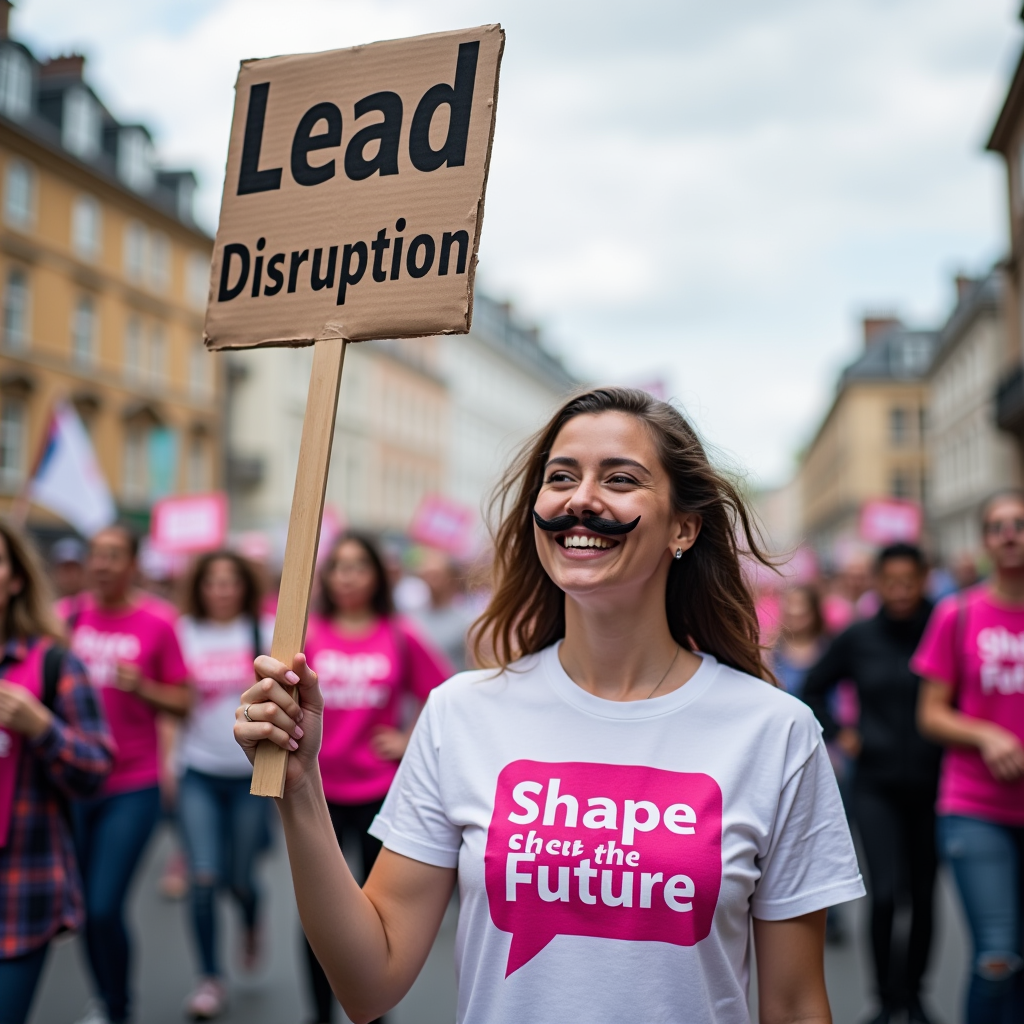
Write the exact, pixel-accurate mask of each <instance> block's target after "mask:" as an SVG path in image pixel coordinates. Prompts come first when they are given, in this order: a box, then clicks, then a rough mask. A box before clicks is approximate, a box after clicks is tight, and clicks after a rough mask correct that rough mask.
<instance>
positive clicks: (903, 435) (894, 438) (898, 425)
mask: <svg viewBox="0 0 1024 1024" xmlns="http://www.w3.org/2000/svg"><path fill="white" fill-rule="evenodd" d="M909 441H910V416H909V415H908V413H907V410H906V409H901V408H900V407H899V406H897V407H896V408H894V409H890V410H889V443H890V444H891V445H892V446H893V447H894V448H900V447H902V446H903V445H905V444H907V443H908V442H909Z"/></svg>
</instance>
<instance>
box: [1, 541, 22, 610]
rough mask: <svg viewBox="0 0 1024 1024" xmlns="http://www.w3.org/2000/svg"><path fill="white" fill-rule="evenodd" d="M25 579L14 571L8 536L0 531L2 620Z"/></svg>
mask: <svg viewBox="0 0 1024 1024" xmlns="http://www.w3.org/2000/svg"><path fill="white" fill-rule="evenodd" d="M24 585H25V584H24V581H23V580H22V578H21V577H20V576H16V575H15V573H14V565H13V563H12V562H11V555H10V552H9V551H8V549H7V538H6V537H4V535H3V534H2V533H0V621H2V620H3V618H4V616H6V614H7V606H8V605H9V604H10V602H11V598H12V597H14V595H15V594H20V593H21V589H22V587H23V586H24Z"/></svg>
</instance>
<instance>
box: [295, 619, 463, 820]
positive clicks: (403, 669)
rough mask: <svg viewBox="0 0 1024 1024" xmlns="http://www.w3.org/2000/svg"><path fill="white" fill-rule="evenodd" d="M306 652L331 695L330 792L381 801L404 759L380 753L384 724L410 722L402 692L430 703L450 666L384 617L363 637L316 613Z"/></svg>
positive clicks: (327, 718) (325, 760) (332, 797)
mask: <svg viewBox="0 0 1024 1024" xmlns="http://www.w3.org/2000/svg"><path fill="white" fill-rule="evenodd" d="M305 653H306V658H307V659H308V661H309V664H310V666H311V667H312V669H313V671H314V672H316V674H317V676H318V678H319V680H320V690H321V692H322V693H323V696H324V736H323V742H322V744H321V746H320V773H321V775H322V776H323V783H324V794H325V796H326V797H327V799H328V800H329V801H331V802H332V803H338V804H363V803H369V802H370V801H372V800H379V799H381V798H382V797H383V796H384V795H385V794H386V793H387V791H388V787H390V785H391V781H392V779H394V777H395V772H396V771H397V770H398V762H397V761H386V760H384V759H383V758H381V757H379V756H378V755H377V754H376V753H375V752H374V749H373V746H372V742H371V741H372V739H373V735H374V733H375V732H376V731H377V730H378V729H379V728H380V727H381V726H390V727H392V728H398V727H399V726H400V725H401V724H403V723H402V699H403V697H404V696H406V695H411V696H412V697H414V698H415V699H417V700H418V701H420V702H422V701H425V700H426V699H427V695H428V694H429V693H430V691H431V690H432V689H434V687H435V686H437V685H438V684H440V683H442V682H444V680H445V679H447V678H448V676H450V675H451V674H452V673H451V668H450V666H449V665H448V664H447V662H446V661H445V659H444V658H443V657H442V656H441V655H440V654H438V653H436V652H435V651H432V650H430V649H428V648H427V646H426V645H425V644H424V643H423V641H422V640H420V639H419V638H418V637H417V636H416V635H415V634H414V633H413V632H412V631H411V630H410V629H409V628H408V627H407V626H405V625H403V624H402V623H400V622H398V621H397V620H394V619H393V620H391V621H387V620H384V619H382V620H380V622H379V623H378V624H377V626H376V627H375V628H374V629H373V630H372V631H371V632H369V633H367V634H366V635H365V636H358V637H356V636H350V635H348V634H344V633H341V632H339V631H338V630H337V629H335V628H334V626H333V625H332V624H331V623H330V622H329V621H328V620H327V619H323V618H319V617H311V618H310V620H309V629H308V630H307V633H306V651H305Z"/></svg>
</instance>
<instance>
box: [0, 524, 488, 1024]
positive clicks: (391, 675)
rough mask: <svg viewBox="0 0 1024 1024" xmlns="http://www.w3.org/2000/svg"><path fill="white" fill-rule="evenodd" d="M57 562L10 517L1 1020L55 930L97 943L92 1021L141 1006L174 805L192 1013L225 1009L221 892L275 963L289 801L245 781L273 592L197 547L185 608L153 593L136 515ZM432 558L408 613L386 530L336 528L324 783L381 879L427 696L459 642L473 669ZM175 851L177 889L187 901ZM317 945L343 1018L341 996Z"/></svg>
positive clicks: (15, 1023)
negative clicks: (138, 923) (146, 924)
mask: <svg viewBox="0 0 1024 1024" xmlns="http://www.w3.org/2000/svg"><path fill="white" fill-rule="evenodd" d="M49 555H50V565H49V572H47V571H46V568H45V567H44V565H43V562H42V560H41V558H40V556H39V555H38V554H37V552H36V549H35V547H34V545H33V544H32V542H31V541H30V540H29V539H28V538H27V537H26V536H25V535H24V533H23V532H22V531H20V530H19V529H17V528H15V527H13V526H11V525H10V524H7V523H3V522H0V647H2V650H3V664H2V666H0V994H2V997H0V1024H23V1022H24V1021H25V1020H27V1019H28V1014H29V1010H30V1007H31V1004H32V999H33V996H34V994H35V992H36V989H37V986H38V983H39V979H40V977H41V975H42V971H43V967H44V964H45V961H46V955H47V951H48V948H49V945H50V942H51V940H53V939H54V938H55V937H57V936H58V935H60V934H61V933H64V932H68V931H77V932H80V933H81V935H82V937H83V939H84V943H83V945H84V949H85V953H86V957H87V960H88V968H89V971H90V975H91V979H92V985H93V989H94V991H95V994H96V998H95V1000H94V1001H93V1002H92V1003H91V1004H90V1006H89V1007H87V1008H86V1011H85V1016H84V1017H83V1018H82V1022H81V1024H107V1022H110V1024H120V1022H122V1021H128V1020H130V1019H132V998H131V996H132V984H131V977H132V972H131V967H132V952H133V948H134V946H135V943H136V941H137V939H136V938H135V937H133V936H131V935H130V934H129V931H128V928H127V926H126V922H125V903H126V899H127V896H128V893H129V891H130V888H131V885H132V882H133V879H134V877H135V875H136V872H137V869H138V867H139V864H140V862H141V860H142V856H143V854H144V853H145V851H146V849H147V846H148V844H149V840H150V838H151V837H152V835H153V832H154V830H155V828H156V826H157V824H158V822H159V821H160V818H161V814H162V813H163V815H164V816H165V817H168V818H169V819H170V820H171V821H172V822H173V824H174V826H175V829H174V831H175V832H176V833H177V835H178V837H179V840H180V843H181V846H182V849H183V854H184V856H183V869H184V878H183V881H184V885H183V892H187V896H188V903H187V907H188V917H189V924H190V932H191V936H192V938H193V944H194V949H195V954H196V961H197V967H198V971H197V974H198V981H197V985H196V987H195V990H194V991H193V992H192V994H191V995H190V996H189V997H188V998H187V999H186V1001H185V1004H184V1010H185V1013H186V1015H188V1016H189V1017H191V1018H193V1019H200V1020H204V1019H212V1018H215V1017H217V1016H219V1015H220V1014H221V1013H222V1012H223V1011H224V1009H225V1008H226V1005H227V987H226V985H225V981H224V978H225V972H224V970H223V966H222V959H223V957H222V951H221V949H220V944H219V942H218V935H217V928H216V922H217V912H216V905H217V900H218V894H219V893H225V894H226V895H227V896H228V898H229V899H230V900H231V902H233V903H234V904H236V905H237V908H238V912H239V914H240V917H241V923H242V928H241V947H242V948H241V949H240V951H239V953H240V956H239V961H240V963H241V965H242V967H243V969H244V970H248V971H253V970H256V969H258V968H259V967H260V965H261V952H262V941H261V935H262V932H261V927H262V919H261V900H260V891H259V884H258V881H257V879H258V873H257V870H256V867H257V862H258V859H259V856H260V854H261V853H262V852H264V851H265V850H267V849H268V847H269V846H270V845H271V840H272V829H271V825H272V823H271V818H270V811H271V806H272V805H271V803H270V801H266V800H263V799H261V798H258V797H254V796H252V795H251V794H250V793H249V782H250V776H251V773H252V769H251V766H250V764H249V761H248V759H247V758H246V757H245V755H244V753H243V752H242V750H241V749H240V748H239V746H238V745H237V743H236V742H235V741H234V738H233V736H232V726H233V724H234V720H235V711H236V708H237V706H238V697H239V694H240V693H241V692H242V691H243V690H244V689H245V688H246V687H247V686H249V685H250V684H251V682H252V680H253V661H254V659H255V658H256V657H257V656H258V655H259V654H261V653H264V652H266V651H268V650H269V649H270V639H271V634H272V631H273V614H272V611H273V604H274V600H273V595H271V594H268V593H267V592H266V590H265V588H264V586H263V582H262V577H263V573H262V572H261V571H260V569H259V568H258V567H256V566H254V565H252V564H251V563H250V562H248V561H247V560H246V559H244V558H242V557H241V556H240V555H238V554H237V553H236V552H234V551H230V550H223V551H214V552H209V553H206V554H204V555H202V556H201V557H200V558H198V559H197V560H196V562H195V564H194V565H193V566H192V568H191V571H190V572H189V573H187V574H186V576H185V577H184V578H182V579H181V580H179V581H178V583H179V587H178V590H179V591H180V595H179V596H180V600H179V601H178V603H177V605H175V604H172V603H170V602H169V601H168V600H166V599H164V598H162V597H160V596H157V594H156V593H154V592H153V589H144V588H143V587H141V586H140V585H139V583H140V573H139V558H138V556H139V545H138V539H137V537H136V536H135V534H134V533H133V532H132V531H131V530H130V529H129V528H128V527H126V526H122V525H115V526H112V527H110V528H108V529H105V530H102V531H100V532H99V533H98V534H96V535H95V536H94V537H93V538H92V540H91V541H90V542H89V544H88V545H85V544H83V543H82V542H81V541H78V540H77V539H74V538H64V539H62V540H59V541H58V542H57V543H55V544H54V545H53V546H52V548H51V550H50V552H49ZM392 561H393V559H392ZM423 562H424V566H425V571H424V573H423V576H424V593H423V594H422V598H421V599H416V600H414V601H413V602H412V604H413V605H414V606H415V607H412V608H410V610H409V615H407V616H400V615H398V614H396V611H395V605H394V601H393V599H392V582H393V581H394V579H395V576H396V573H395V571H394V566H393V565H389V564H388V562H387V560H386V558H385V556H384V555H383V554H382V553H381V551H380V549H379V548H378V546H377V545H376V543H375V542H374V541H373V540H372V539H371V538H369V537H366V536H361V535H356V534H346V535H344V536H342V537H341V538H339V539H338V540H337V541H336V542H335V544H334V545H333V546H332V548H331V549H330V552H329V554H328V556H327V557H326V558H325V559H324V560H323V564H322V566H321V568H320V571H319V574H318V587H317V595H316V598H315V600H316V609H315V613H314V614H313V615H312V616H311V619H310V625H309V631H308V636H307V647H306V650H307V653H308V655H309V658H310V662H311V663H312V664H314V665H315V666H316V668H317V670H318V671H319V672H320V674H321V678H322V680H323V682H324V687H325V691H326V692H328V693H330V695H331V711H330V714H329V715H328V721H327V725H326V730H325V732H326V736H325V746H324V751H323V755H322V758H323V765H324V775H325V778H327V779H329V780H330V781H331V784H332V788H331V790H330V794H331V799H332V801H333V802H332V804H331V814H332V819H333V820H334V823H335V827H336V831H337V835H338V841H339V844H340V843H343V842H346V841H347V837H348V835H349V834H350V833H351V834H352V836H353V838H355V840H356V848H357V849H358V851H359V853H360V854H361V859H362V864H363V871H364V872H368V871H369V869H370V867H371V866H372V863H373V859H374V857H375V855H376V852H377V850H378V849H379V843H378V842H377V841H376V840H375V839H373V838H372V837H371V836H369V835H368V833H367V829H368V827H369V824H370V822H371V820H372V818H373V816H374V814H375V813H376V811H377V809H379V807H380V804H381V801H382V800H383V798H384V795H385V794H386V792H387V790H388V787H389V785H390V783H391V780H392V778H393V777H394V773H395V769H396V766H397V762H398V760H399V759H400V758H401V756H402V753H403V751H404V749H405V744H406V742H407V740H408V735H409V732H410V730H411V727H412V724H413V723H414V721H415V717H416V714H417V713H418V709H419V707H420V706H422V703H423V701H424V699H425V698H426V695H427V693H428V692H429V691H430V690H431V689H432V688H433V687H434V686H436V685H438V684H439V683H440V682H442V681H443V680H444V679H445V678H447V677H448V676H449V675H451V674H452V672H453V671H454V669H453V667H452V665H451V664H450V663H449V658H448V657H446V654H445V653H442V648H443V650H444V652H446V653H447V652H450V656H451V660H452V661H454V662H457V663H458V664H459V665H463V664H464V663H465V632H464V631H463V635H462V637H461V640H460V638H459V637H457V636H455V635H454V633H453V629H452V622H453V621H460V622H466V623H468V621H469V614H468V613H467V612H466V611H465V610H464V604H465V602H463V601H461V600H459V599H458V598H459V595H458V594H457V593H456V592H457V590H458V589H459V588H458V585H457V583H458V581H457V579H456V577H455V575H454V572H453V569H452V567H451V565H450V562H449V559H448V556H447V555H443V554H441V553H440V552H438V553H433V554H428V555H426V556H423ZM154 589H155V588H154ZM165 589H166V588H165ZM435 591H436V593H435ZM417 617H418V618H419V619H420V620H421V621H422V622H423V625H422V626H419V625H417V624H416V621H415V619H416V618H417ZM435 625H436V626H438V628H436V629H434V628H432V627H433V626H435ZM435 637H436V639H435ZM168 738H169V739H168ZM179 856H180V855H176V856H172V858H171V860H170V861H169V864H168V868H167V871H166V873H165V878H164V879H163V882H162V884H163V885H164V887H165V894H171V893H174V894H177V893H176V884H175V881H176V875H177V870H178V869H177V863H178V860H179ZM142 941H145V939H144V937H143V940H142ZM302 943H303V946H304V947H305V949H306V951H307V956H308V963H309V977H310V994H311V1002H312V1003H313V1005H314V1006H315V1010H316V1017H315V1019H316V1020H317V1021H318V1022H324V1024H326V1022H328V1021H330V1020H331V1018H332V996H331V991H330V987H329V985H328V983H327V980H326V977H325V976H324V973H323V971H322V969H321V968H320V966H319V964H318V963H317V962H316V958H315V957H314V956H313V954H312V952H311V951H310V950H309V946H308V944H307V943H305V940H304V938H303V939H302Z"/></svg>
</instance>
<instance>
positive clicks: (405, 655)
mask: <svg viewBox="0 0 1024 1024" xmlns="http://www.w3.org/2000/svg"><path fill="white" fill-rule="evenodd" d="M388 629H389V630H390V631H391V639H392V641H393V642H394V645H395V650H396V651H398V663H399V667H400V670H401V671H400V674H399V678H400V680H401V686H402V688H403V689H405V690H408V689H409V686H410V684H411V682H412V680H411V679H410V678H409V676H410V674H411V673H410V669H411V667H412V666H411V665H410V664H409V638H408V637H407V636H406V633H405V630H404V629H402V626H401V624H400V623H399V621H398V616H397V615H392V616H390V617H389V618H388Z"/></svg>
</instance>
